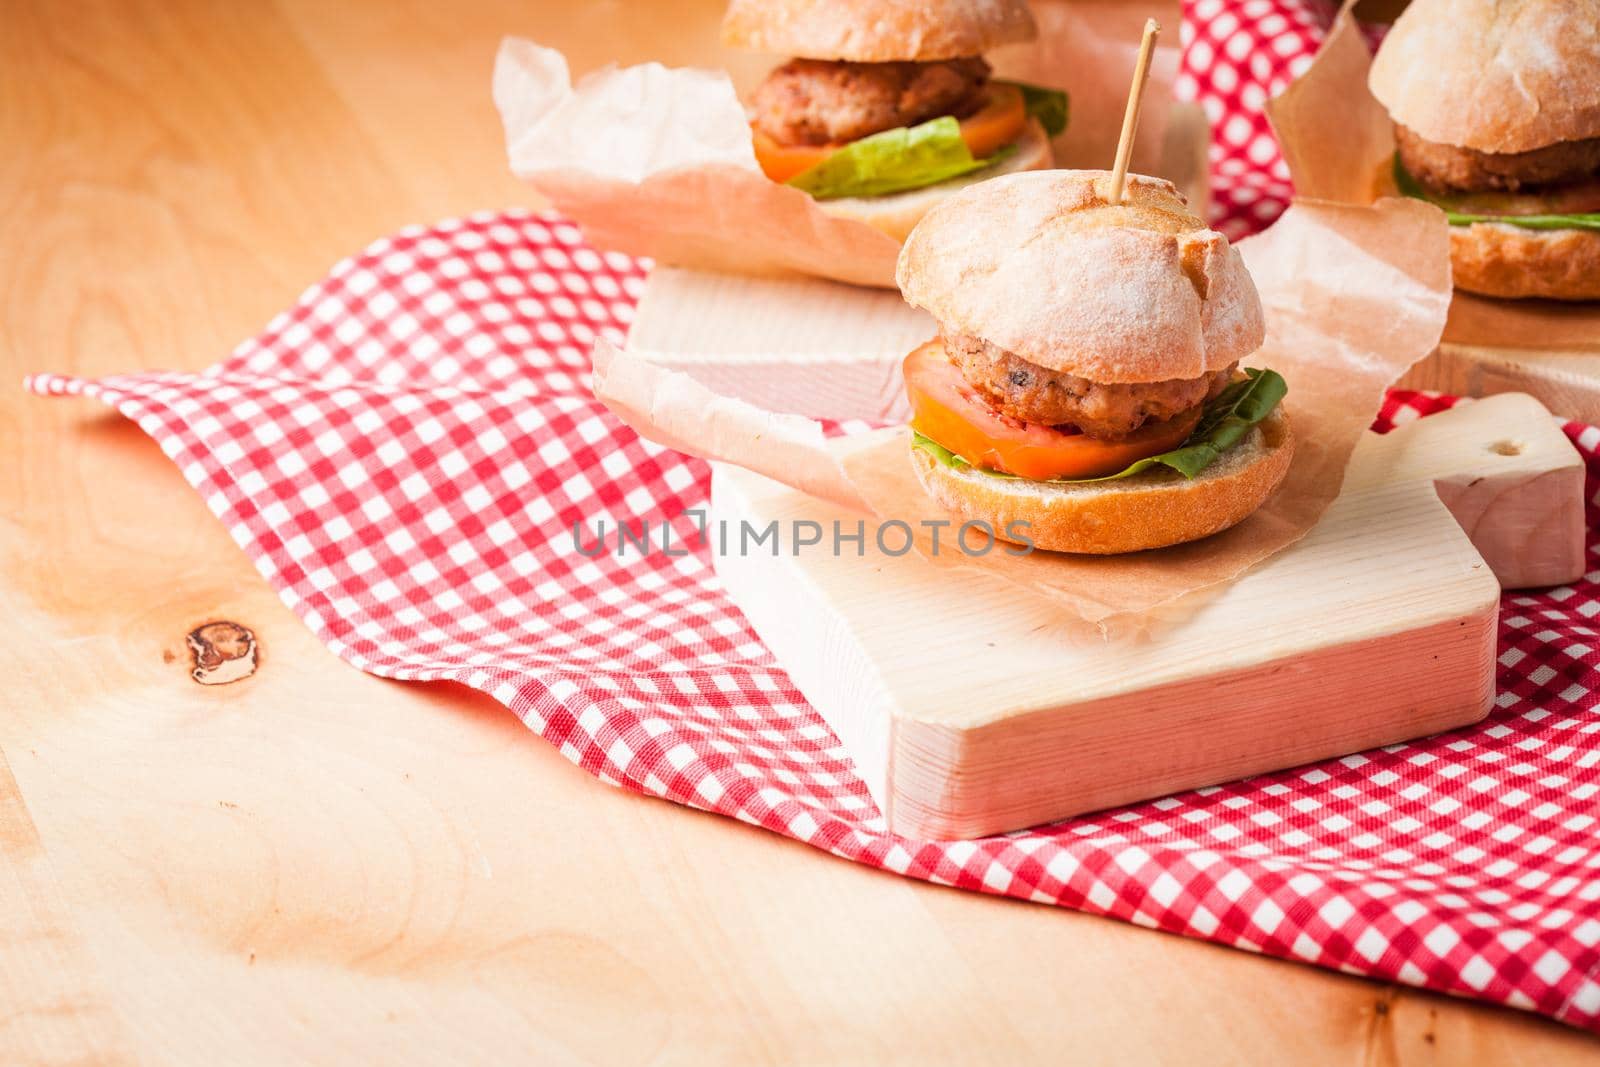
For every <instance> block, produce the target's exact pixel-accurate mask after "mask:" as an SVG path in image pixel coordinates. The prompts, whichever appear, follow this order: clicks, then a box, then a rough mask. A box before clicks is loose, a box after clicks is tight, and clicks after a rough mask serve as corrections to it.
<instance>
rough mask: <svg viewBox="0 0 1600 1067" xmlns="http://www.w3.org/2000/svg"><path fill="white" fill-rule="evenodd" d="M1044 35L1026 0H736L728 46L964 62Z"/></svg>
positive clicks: (725, 27) (863, 59)
mask: <svg viewBox="0 0 1600 1067" xmlns="http://www.w3.org/2000/svg"><path fill="white" fill-rule="evenodd" d="M1037 35H1038V28H1037V27H1036V26H1035V25H1034V21H1033V14H1032V13H1031V12H1030V11H1029V10H1028V5H1027V3H1026V2H1025V0H733V2H732V3H730V4H729V5H728V11H727V14H726V15H724V16H723V19H722V43H723V44H727V45H732V46H733V47H735V48H748V49H751V50H752V51H756V52H774V53H777V54H780V55H787V56H800V57H802V58H804V59H846V60H853V61H855V62H859V63H887V62H891V61H894V60H906V59H915V60H921V61H929V60H936V59H959V58H961V57H963V56H977V55H982V54H983V53H985V52H987V51H989V50H990V49H993V48H997V47H999V46H1000V45H1003V44H1013V43H1015V42H1017V41H1031V40H1033V39H1034V38H1035V37H1036V36H1037Z"/></svg>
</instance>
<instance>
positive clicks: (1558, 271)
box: [1450, 222, 1600, 300]
mask: <svg viewBox="0 0 1600 1067" xmlns="http://www.w3.org/2000/svg"><path fill="white" fill-rule="evenodd" d="M1450 266H1451V269H1452V270H1453V272H1454V276H1455V283H1456V288H1458V289H1465V290H1466V291H1467V292H1469V293H1482V294H1483V295H1485V296H1498V297H1508V298H1513V299H1522V298H1527V297H1543V298H1545V299H1548V300H1600V231H1596V230H1530V229H1527V228H1526V227H1522V226H1510V225H1507V224H1505V223H1503V222H1475V223H1473V224H1472V225H1471V226H1452V227H1450Z"/></svg>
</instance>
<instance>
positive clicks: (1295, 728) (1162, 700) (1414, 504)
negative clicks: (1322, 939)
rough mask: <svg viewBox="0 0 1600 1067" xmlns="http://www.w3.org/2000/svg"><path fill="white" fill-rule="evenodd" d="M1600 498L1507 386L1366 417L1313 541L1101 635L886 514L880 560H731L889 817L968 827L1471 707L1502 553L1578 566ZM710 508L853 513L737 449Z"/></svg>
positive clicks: (958, 830)
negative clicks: (1380, 432) (932, 545)
mask: <svg viewBox="0 0 1600 1067" xmlns="http://www.w3.org/2000/svg"><path fill="white" fill-rule="evenodd" d="M1512 444H1514V445H1515V446H1516V447H1515V448H1511V447H1509V446H1510V445H1512ZM1434 486H1438V487H1439V492H1435V490H1434ZM1441 497H1444V498H1445V499H1444V500H1442V499H1441ZM1447 501H1448V502H1449V503H1450V507H1448V508H1447ZM1582 503H1583V465H1582V461H1581V459H1580V458H1579V456H1578V455H1577V453H1576V451H1575V450H1574V449H1573V448H1572V446H1571V444H1570V443H1569V442H1568V441H1567V440H1566V438H1565V436H1564V435H1563V434H1562V433H1561V432H1560V430H1559V429H1558V428H1557V427H1556V425H1555V423H1554V421H1553V420H1552V419H1551V418H1550V416H1549V414H1548V412H1546V411H1545V410H1544V409H1543V408H1542V407H1541V406H1540V405H1539V404H1538V403H1537V402H1536V401H1534V400H1532V399H1531V398H1528V397H1525V396H1504V397H1497V398H1494V399H1492V400H1486V401H1482V402H1479V403H1477V404H1473V405H1469V406H1466V407H1464V408H1462V409H1458V410H1456V411H1452V412H1447V413H1444V414H1440V415H1436V416H1433V417H1431V418H1429V419H1426V420H1422V421H1420V422H1418V423H1416V424H1414V425H1411V426H1407V427H1403V428H1401V429H1400V430H1398V431H1396V432H1395V433H1393V434H1390V435H1387V436H1385V437H1379V436H1377V435H1369V436H1368V437H1367V438H1366V439H1365V440H1364V441H1363V442H1362V443H1361V446H1360V447H1359V448H1358V449H1357V450H1356V453H1355V457H1354V458H1353V460H1352V462H1351V470H1350V476H1349V479H1348V482H1347V485H1346V488H1345V491H1344V492H1343V493H1342V495H1341V496H1340V497H1339V499H1338V500H1337V501H1336V502H1335V503H1334V504H1333V506H1332V507H1330V508H1329V510H1328V512H1327V514H1326V515H1325V516H1324V518H1323V520H1322V521H1321V523H1320V524H1319V525H1318V526H1317V527H1316V528H1315V529H1314V530H1312V532H1311V533H1310V534H1309V535H1307V537H1306V538H1305V539H1304V540H1303V541H1301V542H1300V543H1298V544H1296V545H1295V546H1293V547H1292V548H1290V549H1288V550H1286V551H1284V552H1283V553H1281V554H1280V555H1278V556H1276V557H1274V558H1273V559H1271V560H1269V561H1268V562H1267V563H1265V564H1263V565H1261V566H1260V567H1258V568H1256V569H1255V570H1253V571H1251V572H1249V573H1248V574H1246V575H1245V576H1244V577H1242V578H1240V579H1239V580H1237V581H1235V582H1233V583H1230V584H1228V585H1226V586H1224V587H1221V588H1219V589H1217V590H1215V591H1210V592H1206V593H1202V594H1199V595H1197V596H1196V597H1194V598H1190V600H1189V601H1186V602H1184V603H1182V604H1180V605H1176V606H1174V608H1172V609H1171V610H1168V611H1166V612H1163V613H1161V614H1160V615H1158V616H1157V617H1155V618H1152V619H1148V620H1145V623H1144V625H1143V627H1142V628H1141V632H1139V633H1123V634H1118V635H1114V636H1112V637H1110V638H1102V637H1101V636H1100V635H1098V634H1096V633H1088V634H1086V633H1084V632H1082V631H1081V629H1075V628H1074V627H1072V626H1069V625H1067V624H1066V623H1065V622H1064V621H1063V619H1062V617H1061V614H1060V612H1059V610H1058V609H1057V608H1055V607H1054V606H1053V605H1052V604H1050V603H1049V602H1047V601H1045V600H1043V599H1041V598H1034V597H1030V596H1028V595H1026V594H1022V593H1019V592H1017V590H1016V589H1015V588H1014V587H1011V586H1009V585H1006V584H1004V583H1002V582H1000V581H998V580H996V579H994V578H992V577H990V576H988V575H985V574H982V573H979V572H977V571H967V570H952V569H949V568H938V567H935V566H934V565H932V564H930V563H928V562H926V561H925V560H922V559H920V558H917V557H915V556H912V555H906V556H899V557H891V556H888V555H885V554H883V553H881V552H879V551H878V550H877V549H876V547H875V546H874V544H873V537H872V535H871V533H870V532H869V533H868V536H867V538H866V545H865V547H864V550H863V551H864V558H858V557H857V555H856V549H855V548H854V547H853V546H848V545H847V546H846V549H845V553H844V554H840V555H835V554H833V553H832V552H831V551H830V542H829V541H826V540H825V541H824V544H823V545H821V546H817V547H815V548H812V549H809V550H802V551H801V552H800V553H799V554H798V555H783V556H779V557H777V558H774V557H773V556H771V555H768V554H765V553H764V552H763V553H761V554H750V555H743V556H741V555H737V554H726V555H718V556H716V557H715V559H716V567H717V572H718V574H719V576H720V577H721V580H722V582H723V584H724V585H725V586H726V587H727V588H728V590H729V592H730V593H731V594H732V595H733V597H734V599H735V600H736V601H737V602H738V604H739V605H740V607H741V608H742V609H743V610H744V612H745V614H746V615H747V616H748V617H749V618H750V621H751V623H752V624H753V625H754V626H755V628H756V630H757V632H758V633H759V634H760V635H761V637H762V639H763V640H764V641H766V643H767V644H768V646H769V647H770V648H771V649H772V650H773V653H774V654H775V655H776V656H777V657H778V660H779V661H780V662H781V663H782V664H783V666H784V667H785V669H786V670H787V671H788V672H789V674H790V677H791V678H792V679H793V680H794V682H795V684H796V685H797V686H798V687H799V688H800V690H801V691H802V692H803V693H804V694H805V695H806V697H807V699H809V700H810V701H811V703H812V704H813V705H815V706H816V708H817V709H818V711H819V712H820V713H821V714H822V716H823V718H824V719H825V720H826V721H827V722H828V724H829V725H830V726H831V727H832V728H833V730H834V731H835V733H837V734H838V736H839V738H840V740H841V741H843V742H844V744H845V746H846V747H847V748H848V749H849V751H850V752H851V754H852V757H853V758H854V760H855V763H856V765H857V769H858V771H859V772H860V773H861V775H862V777H863V778H864V779H865V781H866V783H867V786H868V788H869V790H870V791H871V793H872V796H873V798H874V799H875V800H876V801H877V803H878V806H879V808H880V810H882V811H883V813H884V815H885V817H886V819H887V820H888V824H889V827H890V828H891V829H892V830H893V831H894V832H896V833H900V834H906V835H909V836H914V837H932V838H941V837H973V836H980V835H984V834H990V833H998V832H1002V831H1007V830H1013V829H1018V828H1021V827H1024V826H1030V825H1034V824H1037V823H1041V822H1047V821H1052V820H1055V819H1061V818H1065V817H1067V816H1070V815H1075V814H1078V813H1081V812H1085V811H1091V810H1095V809H1098V808H1104V807H1108V806H1112V805H1116V804H1123V803H1128V802H1131V801H1135V800H1141V799H1146V798H1149V797H1155V796H1161V795H1164V794H1167V793H1171V792H1174V791H1177V790H1180V789H1187V788H1193V787H1197V786H1202V785H1208V784H1214V783H1217V782H1222V781H1227V780H1230V779H1234V778H1239V777H1243V776H1246V775H1250V774H1256V773H1261V772H1265V771H1270V770H1275V769H1278V768H1282V767H1288V766H1293V765H1296V764H1300V763H1306V762H1309V761H1313V760H1318V759H1323V758H1327V757H1330V756H1336V755H1341V754H1345V753H1349V752H1354V751H1358V750H1361V749H1365V748H1371V747H1375V746H1378V745H1384V744H1391V743H1394V742H1397V741H1401V740H1404V739H1406V738H1411V737H1417V736H1420V735H1423V734H1429V733H1434V732H1437V731H1440V730H1446V729H1450V728H1452V727H1456V726H1461V725H1464V724H1467V723H1471V722H1475V721H1477V720H1478V719H1480V718H1482V717H1483V716H1484V715H1485V714H1487V713H1488V711H1489V708H1490V704H1491V701H1492V700H1493V696H1494V674H1495V639H1496V620H1497V617H1498V607H1499V594H1500V583H1499V582H1498V581H1497V580H1496V576H1495V573H1494V571H1493V570H1492V569H1491V566H1490V564H1489V563H1487V562H1485V560H1486V559H1489V560H1498V561H1500V563H1499V565H1500V566H1503V567H1504V568H1505V572H1504V573H1506V574H1507V575H1508V576H1509V577H1511V578H1512V579H1513V580H1516V581H1520V580H1522V579H1525V578H1527V577H1529V576H1533V577H1536V578H1537V580H1539V581H1555V580H1570V579H1573V578H1576V577H1577V576H1578V575H1579V574H1581V573H1582V570H1583V551H1582V549H1583V537H1584V530H1583V523H1582ZM1451 508H1453V509H1454V510H1455V512H1456V514H1457V515H1460V516H1465V517H1467V519H1468V525H1467V529H1466V530H1463V527H1462V526H1461V525H1458V523H1457V521H1456V519H1455V518H1452V515H1451ZM712 510H713V512H714V515H715V517H716V518H717V519H719V520H723V521H726V522H730V523H734V524H737V523H738V522H740V521H741V520H748V521H749V522H751V523H752V524H754V525H756V526H758V527H764V526H765V525H766V524H767V523H768V522H770V521H772V520H777V521H778V522H779V523H780V526H781V524H787V523H789V522H791V521H793V520H801V519H811V520H815V521H818V522H821V523H822V524H823V526H824V528H825V529H831V526H830V524H831V522H832V520H834V519H835V518H837V519H839V520H840V521H841V522H843V523H844V524H845V529H846V530H847V531H851V530H854V528H855V523H856V521H857V520H858V519H859V518H860V516H858V515H853V514H848V513H844V512H841V511H838V510H836V509H834V508H832V507H831V506H829V505H825V504H822V503H820V502H818V501H816V500H815V499H812V498H810V497H807V496H805V495H803V494H800V493H798V492H795V491H794V490H791V489H789V488H787V487H785V486H783V485H780V484H778V483H776V482H773V481H770V480H768V479H766V478H763V477H761V476H759V475H755V474H751V473H749V472H747V471H743V470H740V469H737V468H731V467H725V466H718V467H717V469H716V472H715V475H714V477H713V481H712ZM868 529H869V531H870V529H871V523H870V522H869V524H868ZM1469 535H1470V536H1469ZM1475 543H1476V545H1477V546H1479V547H1474V545H1475ZM1533 547H1536V548H1537V552H1531V551H1529V550H1530V548H1533ZM1558 572H1559V573H1558Z"/></svg>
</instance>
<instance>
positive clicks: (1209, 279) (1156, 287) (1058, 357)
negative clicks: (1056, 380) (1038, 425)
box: [895, 170, 1266, 384]
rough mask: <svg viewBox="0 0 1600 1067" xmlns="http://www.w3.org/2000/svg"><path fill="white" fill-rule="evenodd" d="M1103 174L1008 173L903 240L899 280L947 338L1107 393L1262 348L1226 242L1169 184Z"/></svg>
mask: <svg viewBox="0 0 1600 1067" xmlns="http://www.w3.org/2000/svg"><path fill="white" fill-rule="evenodd" d="M1110 184H1111V175H1110V173H1109V172H1107V171H1103V170H1049V171H1038V172H1034V173H1028V174H1009V175H1005V176H1003V177H998V178H993V179H991V180H989V181H986V182H981V183H979V184H976V185H973V186H971V187H970V188H967V189H963V190H962V191H961V192H959V193H957V194H956V195H954V196H951V197H949V198H947V199H946V200H944V201H943V202H942V203H940V204H939V205H938V206H936V207H935V208H934V209H933V210H932V211H929V212H928V214H927V215H926V216H924V218H923V220H922V221H921V222H920V223H918V224H917V227H916V229H914V230H912V231H911V236H910V237H909V238H908V239H907V240H906V243H905V246H904V247H903V248H902V249H901V250H900V260H899V264H898V266H897V268H896V271H895V280H896V281H897V282H898V283H899V285H900V291H901V292H902V293H903V294H904V295H905V298H906V301H907V302H908V303H910V304H912V305H913V306H915V307H921V308H926V309H927V310H928V311H929V312H930V313H932V315H933V317H934V318H936V319H938V320H939V322H940V324H941V325H942V326H943V327H944V328H945V329H946V330H948V331H951V332H955V333H962V334H971V335H974V336H977V337H980V338H982V339H983V340H985V341H988V342H989V343H990V344H993V345H997V346H999V347H1000V348H1003V349H1006V350H1007V351H1009V352H1012V353H1015V354H1016V355H1018V356H1021V357H1022V358H1023V359H1025V360H1028V361H1029V362H1031V363H1035V364H1038V365H1039V366H1041V367H1046V368H1048V369H1050V370H1054V371H1063V372H1065V373H1068V374H1072V375H1076V376H1077V377H1080V378H1088V379H1090V380H1091V381H1095V382H1102V383H1106V384H1118V383H1127V382H1161V381H1168V380H1170V379H1173V378H1184V379H1192V378H1198V377H1200V376H1201V375H1202V374H1207V373H1210V372H1212V371H1218V370H1222V369H1224V368H1225V367H1227V366H1229V365H1230V364H1232V363H1234V362H1236V361H1238V360H1240V359H1242V358H1244V357H1245V356H1248V355H1249V354H1250V353H1252V352H1254V351H1255V350H1256V349H1257V348H1259V347H1261V342H1262V339H1263V337H1264V336H1265V332H1266V329H1265V325H1264V323H1263V320H1262V315H1261V299H1260V297H1259V296H1257V294H1256V287H1255V283H1254V282H1252V281H1251V280H1250V274H1249V272H1248V271H1247V270H1246V269H1245V266H1244V261H1243V260H1242V259H1240V258H1239V253H1238V250H1237V249H1234V248H1233V247H1231V246H1230V245H1229V244H1228V239H1227V238H1226V237H1224V236H1222V234H1220V233H1217V232H1216V231H1214V230H1210V229H1207V227H1206V224H1205V223H1204V222H1202V221H1201V220H1200V219H1199V218H1198V217H1196V216H1195V215H1193V214H1191V213H1190V212H1189V209H1188V207H1187V206H1186V204H1185V202H1184V199H1183V197H1182V196H1181V195H1179V193H1178V191H1177V189H1176V188H1175V187H1174V186H1173V184H1172V183H1171V182H1169V181H1166V180H1164V179H1161V178H1148V177H1145V176H1144V175H1140V174H1130V175H1128V180H1127V187H1126V189H1125V191H1124V194H1123V201H1122V203H1120V204H1117V205H1112V204H1111V203H1109V202H1108V200H1107V196H1108V193H1109V189H1110Z"/></svg>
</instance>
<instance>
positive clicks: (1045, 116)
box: [1011, 82, 1068, 137]
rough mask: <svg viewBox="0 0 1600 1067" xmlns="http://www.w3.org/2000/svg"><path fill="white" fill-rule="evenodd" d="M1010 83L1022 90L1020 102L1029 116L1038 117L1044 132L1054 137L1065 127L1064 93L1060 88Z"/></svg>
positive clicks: (1066, 109)
mask: <svg viewBox="0 0 1600 1067" xmlns="http://www.w3.org/2000/svg"><path fill="white" fill-rule="evenodd" d="M1011 84H1012V85H1015V86H1016V87H1017V88H1018V89H1021V90H1022V103H1023V105H1024V106H1025V107H1026V108H1027V109H1028V115H1029V117H1031V118H1035V119H1038V120H1039V125H1041V126H1043V127H1044V132H1045V133H1047V134H1049V135H1050V136H1051V137H1055V136H1058V135H1059V134H1060V133H1061V131H1062V130H1065V129H1066V128H1067V115H1068V102H1067V94H1066V93H1064V92H1062V91H1061V90H1060V89H1043V88H1040V87H1039V86H1037V85H1024V84H1023V83H1022V82H1012V83H1011Z"/></svg>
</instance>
